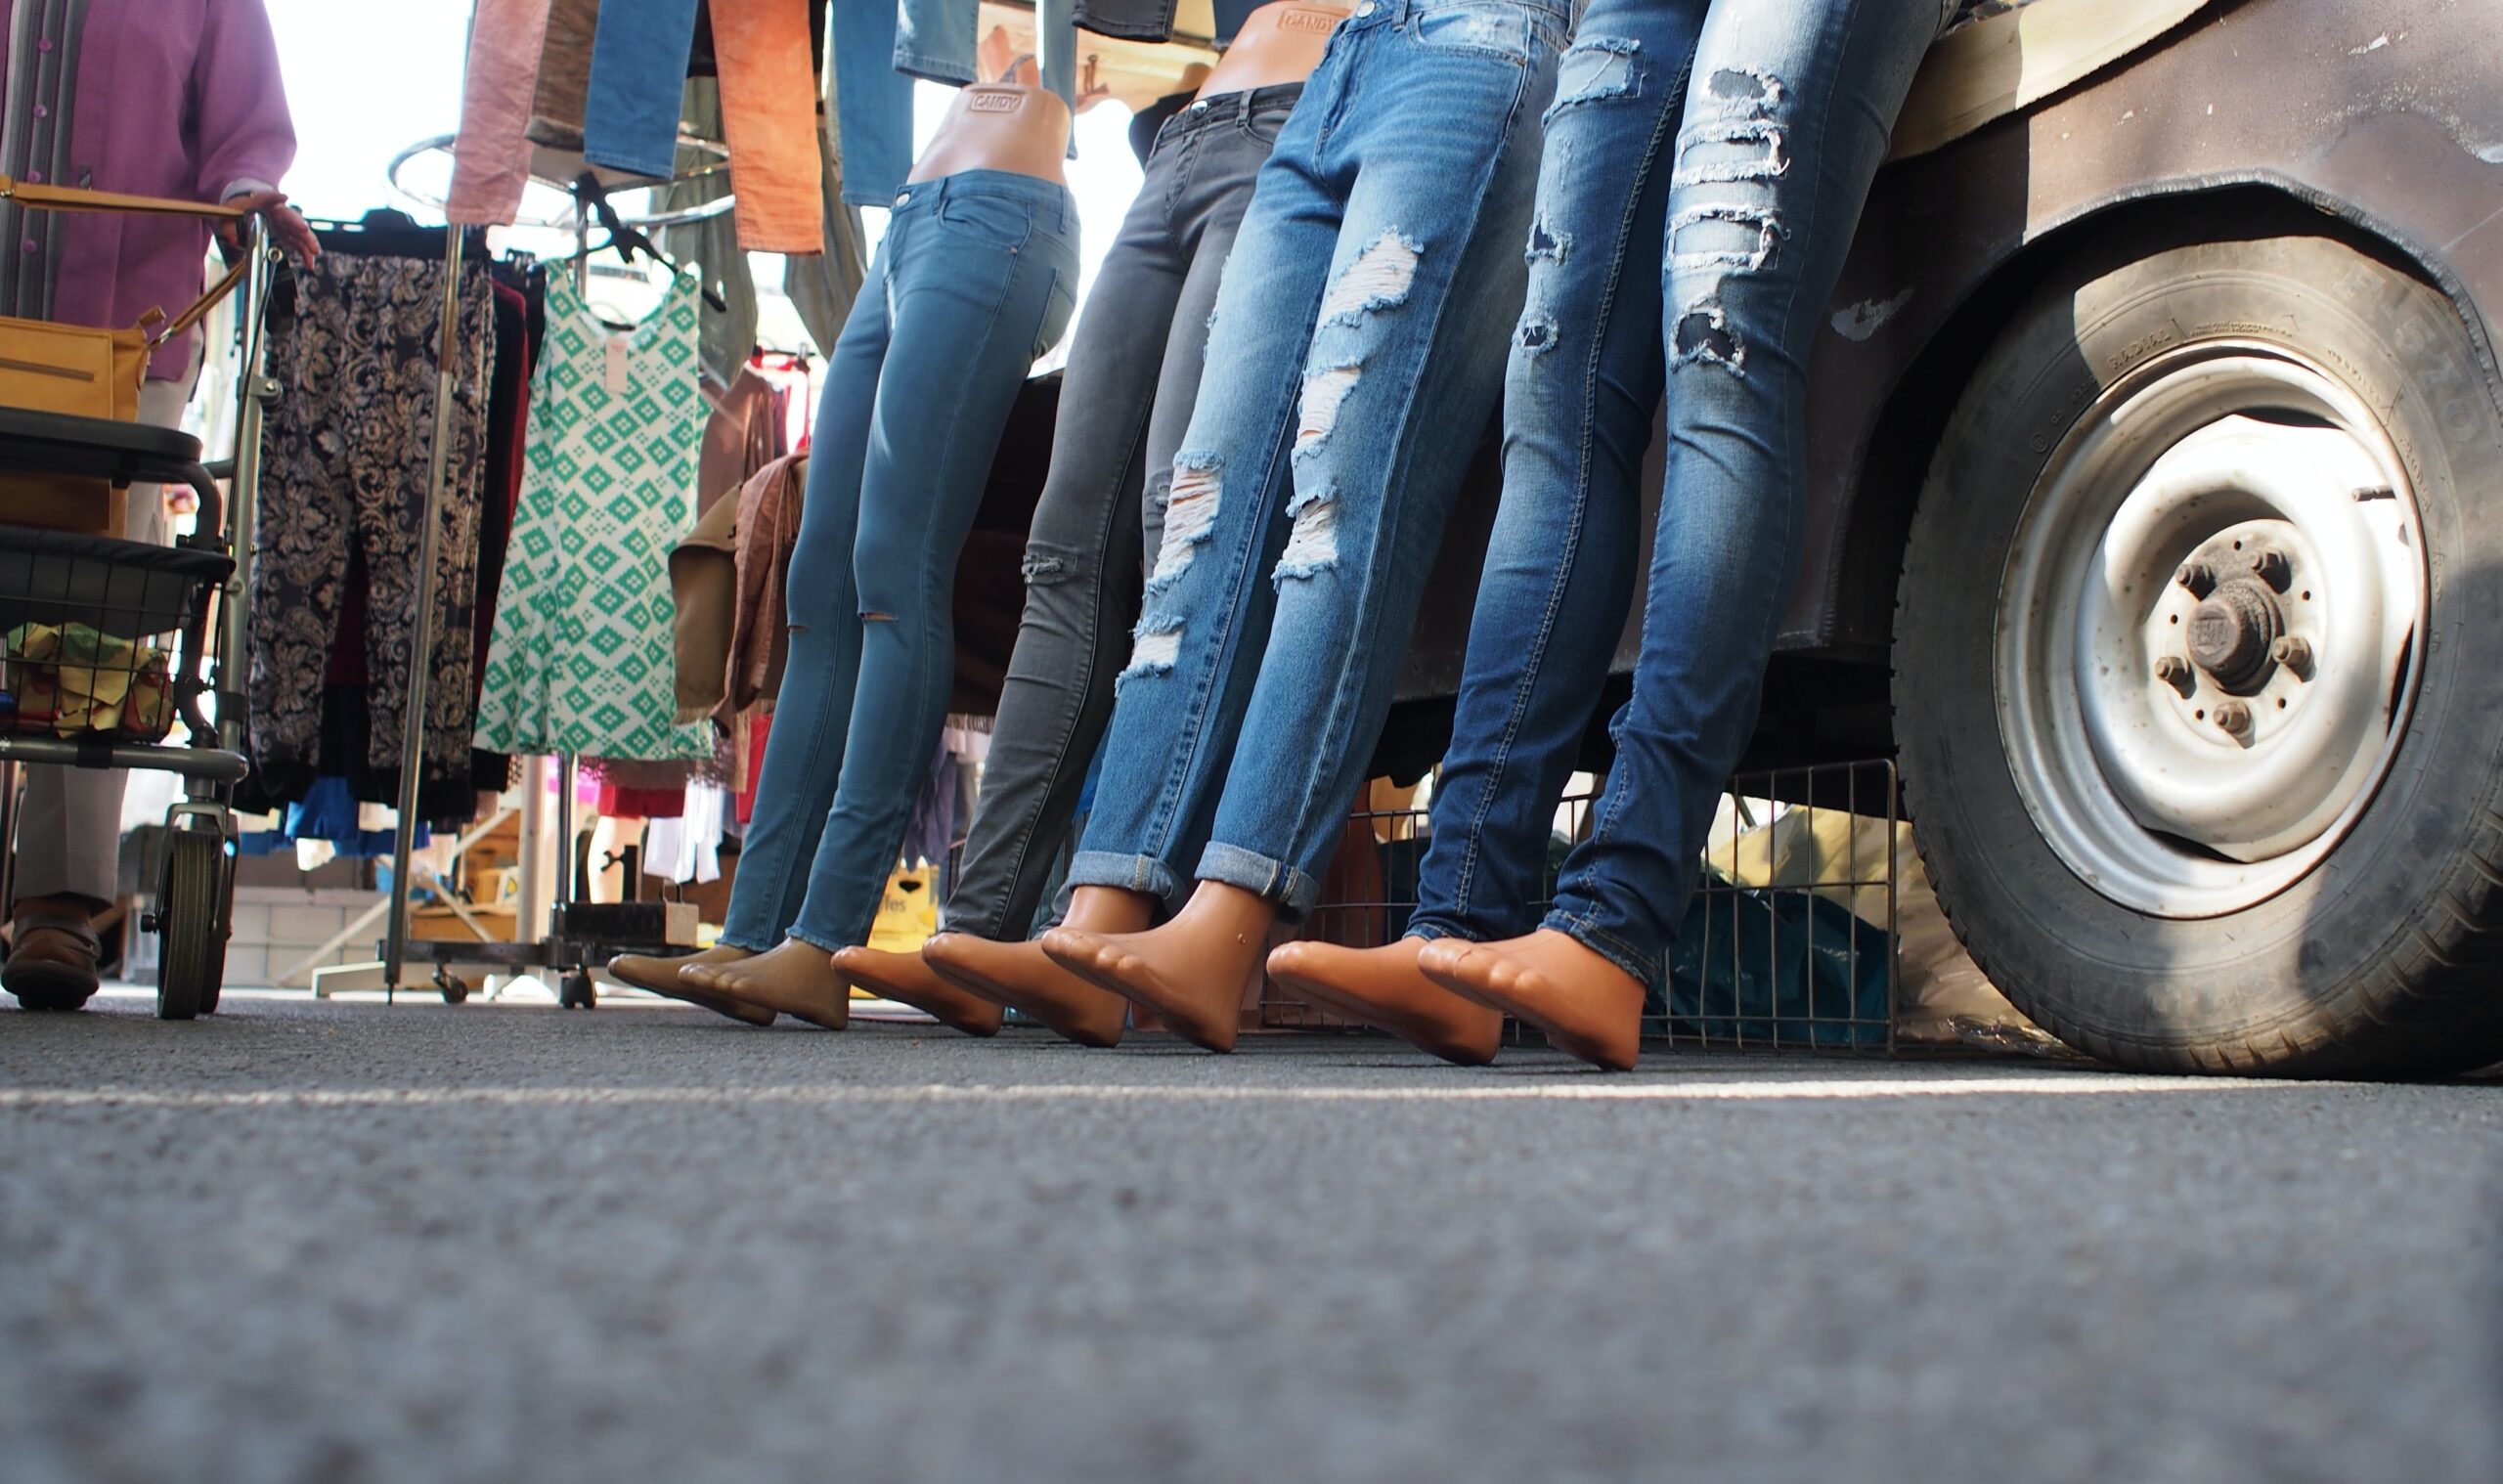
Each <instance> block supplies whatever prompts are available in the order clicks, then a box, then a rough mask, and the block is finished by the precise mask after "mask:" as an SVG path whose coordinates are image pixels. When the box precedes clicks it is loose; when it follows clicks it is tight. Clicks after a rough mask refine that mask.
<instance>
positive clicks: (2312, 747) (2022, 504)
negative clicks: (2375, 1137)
mask: <svg viewBox="0 0 2503 1484" xmlns="http://www.w3.org/2000/svg"><path fill="white" fill-rule="evenodd" d="M1894 673H1895V696H1894V704H1895V728H1896V738H1897V741H1898V744H1899V746H1900V749H1901V764H1902V769H1903V780H1904V792H1905V799H1906V804H1907V807H1908V809H1909V811H1910V815H1911V818H1912V822H1913V827H1914V831H1915V835H1916V838H1917V839H1918V842H1919V846H1920V850H1921V853H1922V856H1923V858H1924V859H1925V860H1926V861H1927V863H1928V866H1929V869H1930V872H1931V874H1932V875H1933V876H1934V877H1935V879H1936V882H1937V887H1938V897H1939V901H1940V903H1941V904H1942V905H1943V906H1944V907H1945V908H1946V910H1947V913H1948V915H1949V917H1950V919H1951V920H1952V921H1953V922H1954V927H1955V930H1956V932H1957V934H1958V936H1959V937H1961V938H1962V939H1963V940H1964V943H1965V945H1966V947H1967V948H1969V949H1970V950H1971V952H1972V955H1973V958H1974V960H1975V962H1976V963H1978V964H1979V965H1980V966H1981V968H1982V969H1983V970H1984V971H1985V972H1986V973H1987V974H1989V976H1990V977H1991V979H1992V980H1993V981H1994V982H1996V983H1997V984H1998V987H1999V988H2000V989H2001V990H2003V991H2004V992H2005V993H2006V994H2007V996H2008V997H2009V998H2010V999H2011V1000H2013V1001H2014V1002H2015V1003H2016V1005H2017V1006H2018V1007H2019V1008H2020V1009H2022V1010H2023V1011H2024V1012H2025V1013H2026V1014H2027V1015H2029V1016H2031V1017H2033V1018H2034V1020H2035V1021H2036V1022H2037V1023H2038V1024H2040V1025H2041V1026H2042V1028H2044V1029H2045V1030H2048V1031H2050V1032H2051V1033H2052V1034H2054V1035H2057V1036H2058V1037H2060V1038H2061V1039H2062V1040H2064V1041H2066V1042H2068V1043H2069V1044H2070V1045H2072V1046H2074V1047H2076V1048H2078V1049H2079V1050H2082V1051H2085V1052H2086V1053H2088V1054H2090V1055H2093V1056H2096V1057H2099V1058H2101V1059H2103V1060H2105V1061H2108V1062H2113V1063H2117V1064H2119V1065H2122V1066H2127V1067H2133V1068H2140V1069H2152V1070H2168V1071H2197V1072H2232V1073H2253V1074H2258V1073H2266V1074H2288V1075H2357V1074H2366V1075H2395V1074H2410V1075H2413V1074H2426V1073H2436V1072H2442V1071H2451V1070H2460V1069H2471V1068H2476V1067H2481V1066H2485V1065H2488V1064H2490V1063H2493V1062H2494V1061H2496V1060H2497V1059H2498V1058H2503V989H2499V988H2498V975H2497V964H2498V961H2503V417H2498V414H2497V406H2496V388H2495V385H2494V382H2493V380H2492V379H2491V372H2490V371H2488V370H2487V363H2486V361H2485V359H2484V357H2483V355H2482V354H2481V347H2480V344H2479V342H2478V340H2477V339H2476V337H2475V336H2474V335H2473V334H2472V333H2471V331H2470V329H2469V328H2468V327H2467V326H2466V325H2465V324H2464V323H2463V321H2462V319H2461V317H2460V316H2459V314H2458V313H2457V311H2456V310H2455V308H2454V307H2453V305H2452V304H2451V302H2450V301H2449V300H2447V299H2446V298H2444V297H2443V296H2442V295H2441V294H2439V293H2437V292H2436V291H2435V290H2434V289H2433V288H2431V287H2429V286H2427V285H2426V284H2424V283H2422V282H2420V281H2419V280H2418V279H2416V278H2414V277H2412V276H2411V275H2409V274H2408V273H2406V272H2404V271H2402V270H2401V269H2399V268H2398V267H2395V266H2393V264H2391V263H2389V262H2386V261H2384V260H2382V259H2381V258H2378V257H2376V256H2374V255H2372V254H2370V253H2368V252H2366V251H2363V250H2360V249H2358V248H2357V247H2354V246H2351V245H2349V244H2348V243H2346V242H2344V241H2341V240H2337V239H2334V238H2332V237H2329V236H2325V235H2311V234H2308V233H2306V232H2297V233H2293V234H2290V235H2286V236H2262V237H2255V238H2252V239H2250V240H2236V241H2212V242H2203V243H2196V244H2191V245H2177V246H2160V247H2152V248H2149V247H2140V248H2130V247H2129V246H2127V245H2125V244H2120V243H2106V244H2104V245H2103V246H2101V247H2100V248H2099V249H2097V248H2088V249H2087V250H2086V252H2084V253H2081V254H2080V255H2079V256H2078V257H2077V258H2075V259H2074V260H2072V261H2071V262H2070V264H2069V265H2068V267H2067V269H2066V271H2064V272H2061V273H2055V274H2054V275H2053V277H2052V279H2051V281H2050V282H2049V283H2047V284H2045V285H2044V286H2043V288H2042V290H2040V291H2039V292H2038V293H2037V294H2036V295H2035V296H2034V297H2033V299H2032V300H2031V301H2030V302H2029V303H2028V304H2027V306H2026V307H2025V308H2024V309H2023V310H2022V311H2020V312H2019V313H2018V314H2017V315H2016V316H2015V318H2014V319H2013V321H2012V322H2011V323H2010V325H2009V326H2008V327H2007V328H2006V329H2005V330H2004V331H2003V332H2002V333H2001V335H2000V337H1999V339H1998V342H1997V344H1996V345H1995V346H1994V347H1993V348H1992V349H1991V350H1990V352H1989V353H1988V354H1987V356H1986V357H1985V358H1984V360H1983V362H1982V364H1981V366H1980V368H1979V369H1978V371H1977V372H1976V374H1975V375H1974V377H1973V379H1972V381H1971V383H1970V384H1969V386H1968V387H1967V388H1966V390H1965V392H1964V395H1963V398H1962V401H1961V403H1960V405H1959V406H1958V407H1957V409H1956V411H1955V413H1954V415H1953V417H1952V418H1951V420H1950V422H1949V425H1948V427H1947V430H1946V432H1945V434H1944V436H1943V438H1942V441H1941V444H1940V447H1939V450H1938V453H1937V456H1936V458H1935V459H1934V461H1933V463H1932V465H1931V469H1930V475H1929V479H1928V482H1927V484H1926V486H1925V487H1924V489H1923V491H1922V495H1921V502H1920V505H1919V508H1918V510H1917V511H1916V512H1915V514H1914V517H1913V520H1912V526H1911V533H1910V544H1909V546H1908V549H1907V553H1906V558H1905V563H1904V571H1903V578H1902V585H1901V588H1900V589H1899V592H1898V597H1897V607H1896V621H1895V651H1894Z"/></svg>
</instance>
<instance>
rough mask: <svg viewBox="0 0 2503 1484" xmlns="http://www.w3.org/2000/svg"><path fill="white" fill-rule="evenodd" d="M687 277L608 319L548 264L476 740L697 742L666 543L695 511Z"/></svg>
mask: <svg viewBox="0 0 2503 1484" xmlns="http://www.w3.org/2000/svg"><path fill="white" fill-rule="evenodd" d="M696 295H697V289H696V283H695V280H694V279H693V278H691V277H687V276H685V275H681V276H680V278H679V279H678V281H677V282H676V283H675V284H671V285H670V289H669V292H668V294H667V296H666V297H664V298H663V300H662V302H661V306H660V308H659V309H657V310H655V311H654V312H653V313H652V315H651V317H650V318H649V319H647V320H645V321H644V322H643V323H642V324H641V325H640V326H638V327H636V328H635V329H633V330H631V331H623V332H613V331H611V330H610V329H609V328H608V327H606V326H605V325H602V324H601V323H600V322H599V320H598V319H597V317H595V316H594V315H593V313H592V312H591V309H590V306H588V305H586V304H585V303H584V302H583V299H582V295H581V294H580V293H579V292H578V291H577V290H576V289H575V287H574V285H573V284H572V282H571V281H570V280H569V279H567V278H566V276H565V275H563V274H562V273H553V274H550V275H549V278H548V334H547V340H546V342H545V345H544V347H543V348H542V350H541V352H540V361H539V369H538V372H537V375H536V378H535V381H534V384H533V385H532V388H531V401H530V439H529V445H528V449H527V452H526V455H525V465H524V471H523V475H522V483H521V499H520V503H519V506H518V508H516V509H515V510H514V512H513V527H512V545H511V554H510V555H509V556H508V557H507V558H506V559H505V577H504V593H503V596H502V598H501V600H500V601H499V602H498V603H497V605H496V628H495V636H494V643H493V646H492V647H491V649H490V650H489V654H488V659H487V677H486V683H485V686H484V691H483V694H482V695H481V696H480V698H479V703H478V745H479V746H481V747H485V748H491V749H494V750H496V751H498V752H507V753H516V754H525V755H527V754H549V753H574V754H578V755H581V756H585V757H596V758H618V759H640V760H648V761H655V762H665V761H680V760H690V759H699V758H709V757H711V756H712V754H713V741H712V737H711V735H710V733H709V732H708V731H707V729H706V728H705V727H703V726H701V725H697V726H677V725H673V724H672V722H671V719H672V718H673V717H674V716H675V715H676V713H677V709H678V704H677V699H676V680H677V658H676V650H675V647H674V644H673V642H672V628H673V626H674V625H675V623H676V622H677V617H678V613H677V605H676V603H675V602H674V601H673V600H672V598H671V596H670V587H669V571H668V560H669V548H670V546H671V544H672V543H673V542H675V541H677V540H678V538H679V536H680V535H681V533H682V532H684V531H685V530H686V528H687V527H688V526H689V525H691V524H692V523H693V522H694V519H695V469H696V450H697V447H698V446H699V444H700V443H701V442H702V439H703V433H704V419H705V415H706V411H707V410H706V408H705V405H704V399H703V397H702V396H701V395H700V394H699V393H698V392H697V391H696V387H695V364H696V356H695V345H696V307H697V297H696Z"/></svg>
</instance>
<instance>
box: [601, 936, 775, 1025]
mask: <svg viewBox="0 0 2503 1484" xmlns="http://www.w3.org/2000/svg"><path fill="white" fill-rule="evenodd" d="M753 957H755V955H754V954H752V953H750V952H749V951H748V950H747V949H745V948H734V947H731V946H730V945H729V944H727V943H719V944H716V945H715V946H713V947H710V948H707V949H705V950H704V951H703V952H701V953H696V954H691V955H689V956H687V957H684V958H657V957H653V956H651V955H649V954H643V953H626V954H621V955H619V956H618V957H616V958H612V959H610V960H609V961H608V972H609V973H610V974H612V975H614V976H616V977H617V978H618V979H620V980H622V981H624V982H627V983H630V984H632V985H634V986H635V987H636V988H637V989H648V990H650V991H651V992H652V993H654V994H665V995H668V996H669V997H670V998H671V999H674V1000H684V1001H686V1003H688V1004H690V1005H700V1006H702V1007H703V1008H704V1009H706V1010H710V1011H712V1012H713V1013H714V1014H715V1015H726V1016H728V1017H729V1018H730V1019H731V1020H734V1021H741V1022H744V1023H745V1024H747V1025H750V1026H770V1025H772V1024H773V1019H774V1013H773V1012H772V1011H770V1010H767V1009H765V1008H763V1007H762V1006H757V1005H747V1004H742V1003H740V1002H739V1001H737V1000H734V999H730V998H728V997H726V996H725V995H719V994H714V993H711V992H710V991H707V990H704V989H699V988H697V987H695V986H694V985H692V984H689V983H687V982H685V980H684V978H683V976H684V974H685V972H686V971H687V970H689V969H695V968H705V967H710V966H712V965H715V964H734V963H737V962H738V961H739V960H741V959H743V958H753Z"/></svg>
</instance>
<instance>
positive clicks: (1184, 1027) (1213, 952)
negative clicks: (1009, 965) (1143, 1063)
mask: <svg viewBox="0 0 2503 1484" xmlns="http://www.w3.org/2000/svg"><path fill="white" fill-rule="evenodd" d="M1277 917H1278V908H1277V904H1276V903H1275V902H1272V901H1270V900H1269V899H1268V898H1267V897H1265V896H1262V895H1259V894H1258V893H1256V892H1247V891H1245V890H1244V889H1243V888H1241V887H1234V886H1227V885H1226V884H1224V883H1223V882H1216V881H1204V882H1201V883H1200V885H1199V890H1197V891H1195V892H1193V893H1192V894H1191V899H1190V901H1189V903H1188V904H1186V905H1185V906H1184V907H1183V908H1182V910H1181V911H1180V912H1178V913H1176V914H1174V917H1173V920H1172V921H1171V922H1168V923H1166V924H1165V925H1164V926H1163V927H1161V928H1150V929H1149V930H1148V931H1146V932H1144V933H1113V934H1106V933H1090V932H1087V931H1085V930H1083V929H1080V928H1074V927H1071V926H1069V925H1067V924H1063V925H1062V926H1060V927H1057V928H1054V929H1052V930H1051V931H1050V932H1049V933H1046V934H1044V935H1043V938H1042V943H1043V953H1044V956H1045V957H1048V958H1049V959H1050V960H1051V961H1052V962H1053V963H1056V964H1058V965H1060V966H1061V967H1062V968H1064V969H1067V970H1069V971H1070V972H1071V973H1073V974H1078V975H1082V976H1084V977H1085V978H1086V979H1087V980H1088V981H1090V982H1093V983H1095V984H1097V985H1100V986H1101V987H1103V988H1106V989H1110V990H1112V991H1114V992H1115V993H1117V994H1120V996H1122V997H1123V998H1124V999H1127V1000H1128V1001H1130V1002H1131V1003H1132V1004H1134V1005H1140V1006H1143V1007H1145V1008H1147V1009H1149V1010H1153V1011H1155V1012H1156V1013H1157V1014H1159V1015H1161V1016H1163V1017H1164V1023H1165V1025H1167V1026H1170V1027H1172V1029H1173V1030H1174V1031H1175V1032H1177V1033H1178V1034H1180V1035H1181V1036H1182V1037H1183V1038H1185V1039H1187V1040H1189V1041H1190V1042H1192V1043H1193V1044H1195V1045H1199V1046H1205V1047H1207V1048H1208V1050H1210V1051H1232V1050H1233V1049H1234V1034H1235V1031H1236V1029H1237V1028H1238V1027H1239V1026H1240V1022H1241V1019H1242V1010H1243V986H1244V984H1245V983H1246V982H1249V981H1250V980H1251V978H1252V974H1253V972H1254V971H1256V970H1257V969H1258V968H1259V967H1260V960H1261V957H1262V955H1263V954H1264V953H1266V951H1267V949H1268V945H1269V929H1270V927H1271V925H1273V924H1274V923H1275V922H1276V921H1277Z"/></svg>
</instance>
